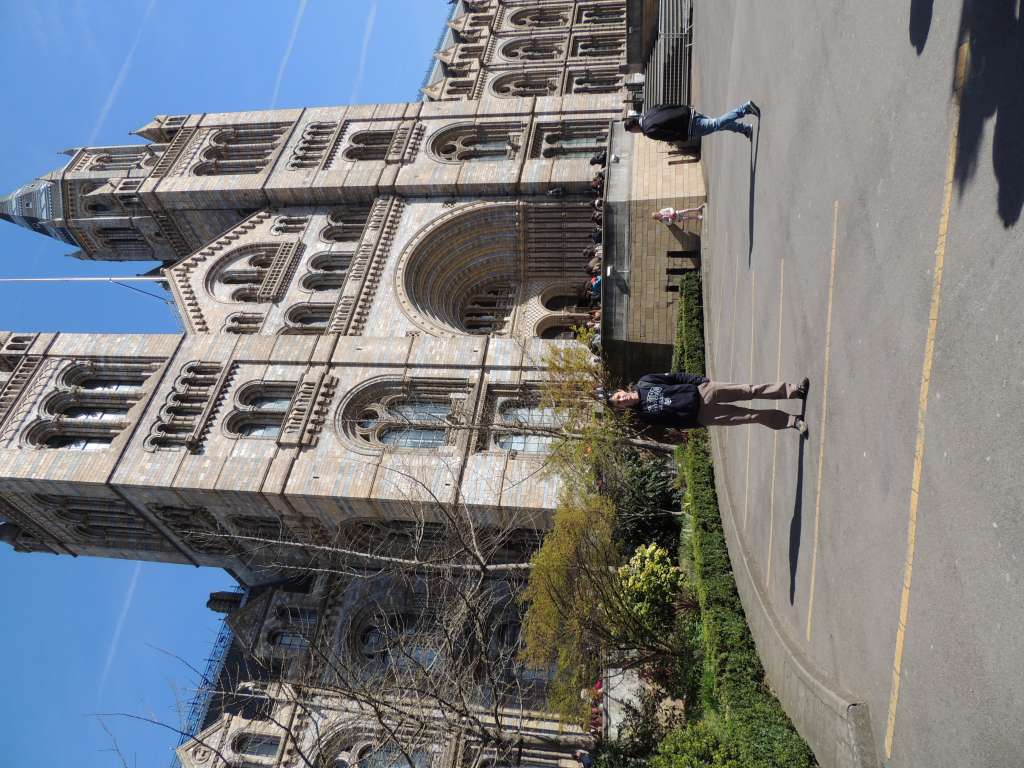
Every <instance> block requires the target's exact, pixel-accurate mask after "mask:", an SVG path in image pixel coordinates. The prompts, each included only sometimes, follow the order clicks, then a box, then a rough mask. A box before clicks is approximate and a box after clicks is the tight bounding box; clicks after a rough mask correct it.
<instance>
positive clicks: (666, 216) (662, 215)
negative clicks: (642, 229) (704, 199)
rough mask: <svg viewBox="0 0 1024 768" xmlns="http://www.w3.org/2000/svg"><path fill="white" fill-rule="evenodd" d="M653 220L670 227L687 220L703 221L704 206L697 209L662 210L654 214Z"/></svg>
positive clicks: (652, 215)
mask: <svg viewBox="0 0 1024 768" xmlns="http://www.w3.org/2000/svg"><path fill="white" fill-rule="evenodd" d="M651 218H652V219H654V220H655V221H660V222H663V223H665V224H668V225H669V226H671V225H673V224H675V223H676V222H680V221H686V220H687V219H694V220H696V221H702V220H703V219H704V206H703V204H702V205H698V206H697V207H696V208H662V209H661V210H660V211H655V212H654V213H652V214H651Z"/></svg>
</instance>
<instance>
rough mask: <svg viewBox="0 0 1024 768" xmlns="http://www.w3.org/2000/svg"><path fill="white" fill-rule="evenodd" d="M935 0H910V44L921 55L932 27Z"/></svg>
mask: <svg viewBox="0 0 1024 768" xmlns="http://www.w3.org/2000/svg"><path fill="white" fill-rule="evenodd" d="M934 4H935V0H910V44H911V45H912V46H914V48H916V49H917V55H918V56H920V55H921V53H922V52H923V51H924V46H925V43H927V42H928V31H929V30H930V29H931V27H932V6H933V5H934Z"/></svg>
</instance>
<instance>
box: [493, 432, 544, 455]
mask: <svg viewBox="0 0 1024 768" xmlns="http://www.w3.org/2000/svg"><path fill="white" fill-rule="evenodd" d="M494 442H495V443H496V444H497V446H498V447H499V448H501V449H502V450H505V451H523V452H525V453H547V451H548V450H549V449H550V448H551V444H552V443H553V442H555V438H553V437H549V436H547V435H524V434H509V433H504V434H500V435H498V436H497V437H495V438H494Z"/></svg>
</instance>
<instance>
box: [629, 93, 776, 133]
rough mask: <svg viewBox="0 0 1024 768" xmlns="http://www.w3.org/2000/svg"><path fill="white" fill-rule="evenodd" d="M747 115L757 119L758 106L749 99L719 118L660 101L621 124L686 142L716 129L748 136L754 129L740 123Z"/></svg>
mask: <svg viewBox="0 0 1024 768" xmlns="http://www.w3.org/2000/svg"><path fill="white" fill-rule="evenodd" d="M746 115H753V116H754V117H757V118H760V117H761V108H760V107H758V106H757V104H755V103H754V102H752V101H748V102H746V103H744V104H741V105H740V106H738V107H736V108H735V109H733V110H730V111H729V112H726V113H725V114H724V115H722V116H721V117H708V116H707V115H705V114H702V113H700V112H698V111H697V110H695V109H694V108H693V107H691V106H689V105H688V104H659V105H658V106H656V107H651V108H650V109H649V110H647V111H646V112H644V113H643V114H642V115H640V116H639V117H627V118H626V119H625V121H624V122H623V127H624V128H625V129H626V130H627V131H630V132H631V133H642V134H643V135H644V136H646V137H647V138H649V139H655V140H656V141H687V140H688V139H691V138H696V137H698V136H707V135H708V134H709V133H715V132H716V131H733V132H735V133H742V134H743V135H744V136H746V137H747V138H748V139H749V138H751V137H752V136H753V135H754V129H753V128H751V127H750V126H749V125H747V124H746V123H741V122H740V119H741V118H743V117H745V116H746Z"/></svg>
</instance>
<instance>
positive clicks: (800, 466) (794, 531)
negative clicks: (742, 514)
mask: <svg viewBox="0 0 1024 768" xmlns="http://www.w3.org/2000/svg"><path fill="white" fill-rule="evenodd" d="M806 414H807V401H806V400H804V403H803V408H801V409H800V418H801V419H802V418H804V417H805V416H806ZM806 447H807V439H806V438H803V437H801V438H800V452H799V453H798V454H797V457H796V493H795V498H794V499H793V518H792V519H791V520H790V521H789V604H790V605H793V601H794V600H795V599H796V567H797V564H798V563H799V562H800V532H801V531H802V530H803V519H804V449H805V448H806Z"/></svg>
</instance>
